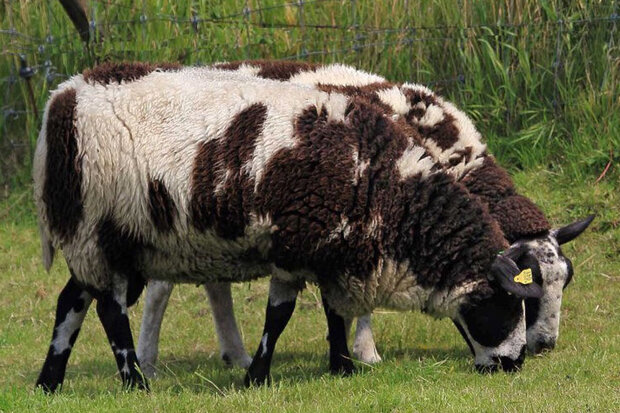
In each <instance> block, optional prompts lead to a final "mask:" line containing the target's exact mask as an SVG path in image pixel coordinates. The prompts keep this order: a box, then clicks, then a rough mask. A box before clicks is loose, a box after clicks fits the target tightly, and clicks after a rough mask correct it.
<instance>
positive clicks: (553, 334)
mask: <svg viewBox="0 0 620 413" xmlns="http://www.w3.org/2000/svg"><path fill="white" fill-rule="evenodd" d="M592 219H593V217H588V218H586V219H585V220H582V221H578V222H575V223H574V224H571V225H568V226H566V227H563V228H560V229H556V230H553V231H550V233H549V234H547V235H545V236H543V237H540V238H536V239H534V240H529V241H522V242H521V244H522V245H524V246H525V247H526V248H527V252H526V253H525V254H523V255H522V256H521V257H520V258H519V259H518V260H517V265H518V266H519V268H531V269H532V275H533V279H534V281H535V282H536V283H538V284H540V285H541V286H542V288H543V296H542V297H541V298H527V299H526V300H525V314H526V326H527V347H528V350H530V351H531V352H532V353H534V354H538V353H540V352H542V351H543V350H546V349H552V348H553V347H554V346H555V343H556V341H557V339H558V335H559V329H560V313H561V311H560V310H561V306H562V293H563V290H564V288H566V286H567V285H568V284H569V283H570V281H571V279H572V277H573V265H572V263H571V261H570V260H569V259H568V258H566V257H565V256H564V254H563V253H562V250H561V248H560V244H563V243H565V242H568V241H570V240H572V239H574V238H575V237H577V236H578V235H579V234H581V232H583V231H584V230H585V229H586V228H587V226H588V225H589V224H590V222H591V221H592Z"/></svg>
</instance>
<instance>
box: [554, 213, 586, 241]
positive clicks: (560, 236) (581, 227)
mask: <svg viewBox="0 0 620 413" xmlns="http://www.w3.org/2000/svg"><path fill="white" fill-rule="evenodd" d="M594 217H595V215H590V216H589V217H587V218H584V219H582V220H580V221H576V222H573V223H572V224H569V225H566V226H565V227H562V228H558V229H554V230H553V231H552V235H554V236H555V238H556V239H557V240H558V244H560V245H562V244H566V243H567V242H569V241H572V240H574V239H575V238H577V237H578V236H579V235H581V233H582V232H583V231H585V230H586V228H588V226H589V225H590V223H591V222H592V221H593V220H594Z"/></svg>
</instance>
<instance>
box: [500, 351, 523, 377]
mask: <svg viewBox="0 0 620 413" xmlns="http://www.w3.org/2000/svg"><path fill="white" fill-rule="evenodd" d="M499 361H500V363H501V365H502V370H504V371H506V372H512V371H519V370H521V366H523V362H524V361H525V346H523V347H521V351H520V352H519V357H517V358H516V359H515V360H513V359H511V358H510V357H500V358H499Z"/></svg>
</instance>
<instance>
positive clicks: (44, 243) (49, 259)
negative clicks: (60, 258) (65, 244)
mask: <svg viewBox="0 0 620 413" xmlns="http://www.w3.org/2000/svg"><path fill="white" fill-rule="evenodd" d="M39 233H40V235H41V256H42V258H43V266H44V267H45V271H47V272H49V271H50V268H51V267H52V263H53V262H54V254H55V253H56V249H55V248H54V245H53V244H52V240H51V239H50V237H49V235H48V233H47V231H46V230H45V228H44V226H43V225H42V223H40V222H39Z"/></svg>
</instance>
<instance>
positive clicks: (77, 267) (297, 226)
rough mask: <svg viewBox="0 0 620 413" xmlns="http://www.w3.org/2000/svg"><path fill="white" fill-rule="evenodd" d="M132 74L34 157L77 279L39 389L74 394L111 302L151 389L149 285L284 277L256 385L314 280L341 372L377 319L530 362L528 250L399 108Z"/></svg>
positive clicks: (72, 95) (252, 84)
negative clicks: (135, 325)
mask: <svg viewBox="0 0 620 413" xmlns="http://www.w3.org/2000/svg"><path fill="white" fill-rule="evenodd" d="M129 69H131V70H129V72H128V73H124V74H123V78H122V80H121V81H120V82H118V81H115V79H117V78H115V77H110V78H105V77H104V76H99V75H98V72H97V71H96V70H93V71H87V72H85V73H84V74H83V75H77V76H74V77H72V78H71V79H69V80H68V81H66V82H63V83H62V84H61V85H60V86H59V88H58V89H57V90H56V91H54V92H53V93H52V96H51V98H50V100H49V101H48V103H47V105H46V109H45V113H44V120H43V127H42V129H41V132H40V134H39V138H38V140H37V147H36V151H35V158H34V163H33V179H34V192H35V203H36V206H37V211H38V216H39V228H40V234H41V242H42V250H43V262H44V265H45V267H46V269H49V267H50V265H51V263H52V260H53V257H54V253H55V250H57V249H61V250H62V251H63V253H64V257H65V260H66V262H67V265H68V267H69V270H70V274H71V278H70V279H69V281H68V283H67V285H66V286H65V287H64V289H63V291H62V292H61V294H60V295H59V299H58V305H57V311H56V320H55V325H54V330H53V336H52V341H51V344H50V347H49V351H48V354H47V357H46V360H45V362H44V365H43V368H42V371H41V374H40V376H39V378H38V380H37V385H38V386H39V387H41V388H43V389H44V390H46V391H50V392H52V391H55V390H56V389H57V388H58V387H59V386H60V385H61V384H62V382H63V379H64V372H65V369H66V363H67V360H68V358H69V355H70V352H71V349H72V347H73V345H74V343H75V341H76V339H77V336H78V333H79V329H80V327H81V324H82V321H83V319H84V316H85V314H86V311H87V310H88V307H89V305H90V304H91V303H92V301H93V299H96V300H97V313H98V315H99V319H100V321H101V323H102V324H103V327H104V329H105V331H106V335H107V336H108V340H109V341H110V346H111V348H112V350H113V352H114V355H115V358H116V361H117V366H118V369H119V373H120V376H121V379H122V381H123V385H124V386H128V387H138V388H143V389H146V388H148V384H147V381H146V380H145V379H144V377H142V375H141V374H140V372H139V369H140V366H139V361H138V358H137V357H136V353H135V350H134V345H133V340H132V335H131V329H130V326H129V321H128V318H127V307H128V306H130V305H132V304H133V303H135V301H136V300H137V298H138V296H139V295H140V293H141V291H142V289H143V287H144V280H145V279H155V280H166V281H172V282H186V283H198V284H204V283H207V282H237V281H248V280H252V279H256V278H259V277H263V276H265V275H266V274H272V275H273V278H272V282H271V285H270V289H269V301H268V306H267V314H266V320H265V328H264V332H263V337H262V339H261V344H260V346H259V349H260V350H261V351H260V352H259V353H258V355H257V357H255V358H254V359H253V361H252V364H251V365H250V368H249V369H248V373H247V375H246V379H245V382H246V383H248V384H249V383H252V382H254V383H264V382H266V381H267V379H268V376H269V368H270V364H271V358H272V355H273V350H274V348H275V344H276V342H277V339H278V337H279V335H280V334H281V332H282V331H283V329H284V328H285V326H286V324H287V322H288V320H289V318H290V316H291V314H292V311H293V309H294V307H295V300H296V296H297V293H298V291H299V290H300V289H301V288H303V285H304V284H305V282H313V283H316V284H318V286H319V288H320V290H321V294H322V297H323V302H324V309H325V313H326V316H327V319H328V330H329V339H330V370H332V371H342V372H344V373H348V372H351V371H352V363H351V360H350V358H349V356H348V349H347V347H346V337H345V334H344V330H345V321H344V318H352V317H355V316H359V315H362V314H367V313H369V312H371V311H372V310H373V309H374V308H375V307H378V306H382V307H388V308H395V309H399V310H416V309H417V310H422V311H424V312H427V313H429V314H431V315H433V316H435V317H450V318H451V319H453V320H455V321H456V322H457V323H458V324H459V326H460V328H461V329H462V330H463V331H464V334H465V335H466V338H467V341H468V343H470V345H471V346H472V348H473V351H474V357H475V364H476V367H477V368H479V369H483V370H484V369H489V370H492V369H496V368H498V367H500V366H501V367H502V368H503V369H504V370H509V371H510V370H514V369H518V368H520V367H521V365H522V363H523V361H524V357H525V344H526V337H525V315H524V308H523V301H522V298H527V297H540V295H541V293H542V290H541V287H540V286H539V285H538V284H537V283H536V282H531V280H530V281H529V282H528V281H525V282H522V283H521V282H520V281H519V279H520V278H519V277H520V276H521V272H522V270H523V269H521V268H519V267H518V266H517V265H516V264H515V262H514V261H515V260H518V259H519V258H520V257H521V256H522V249H521V248H514V247H512V248H509V247H510V245H509V244H508V242H507V241H506V240H505V238H504V237H503V234H502V233H501V231H500V229H499V227H498V226H497V224H496V223H495V222H494V220H493V219H492V217H491V215H490V214H489V212H488V210H487V208H486V206H485V205H484V204H482V203H481V202H479V201H478V200H477V199H476V198H474V197H473V196H472V195H471V194H470V193H469V192H468V191H467V189H466V188H465V187H464V186H463V185H461V184H459V183H457V182H455V180H454V179H453V178H452V177H451V176H450V175H449V174H447V173H446V172H445V171H443V170H442V169H441V168H440V167H439V166H438V165H437V164H436V163H435V162H433V161H432V158H431V157H430V155H429V154H428V153H427V151H426V150H425V149H424V148H423V147H421V146H420V145H418V144H417V143H416V140H417V139H414V138H413V137H412V136H411V135H410V133H409V132H408V131H405V130H403V127H402V125H401V124H399V123H398V122H395V121H394V120H392V119H390V118H389V117H387V116H386V114H385V112H384V110H383V109H382V108H381V107H379V106H377V105H375V104H373V103H372V102H368V101H367V100H365V99H360V98H357V97H355V96H347V95H345V94H342V93H327V92H324V91H320V90H316V88H312V87H308V86H304V85H294V84H284V83H282V82H277V81H273V80H265V79H257V78H255V77H252V76H248V75H233V74H231V73H226V72H222V71H214V70H209V69H200V68H176V67H172V68H163V69H162V68H158V67H156V66H152V65H145V64H142V65H140V64H138V65H135V67H132V66H129ZM106 79H111V80H106ZM502 250H505V252H504V253H502V254H500V251H502Z"/></svg>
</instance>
